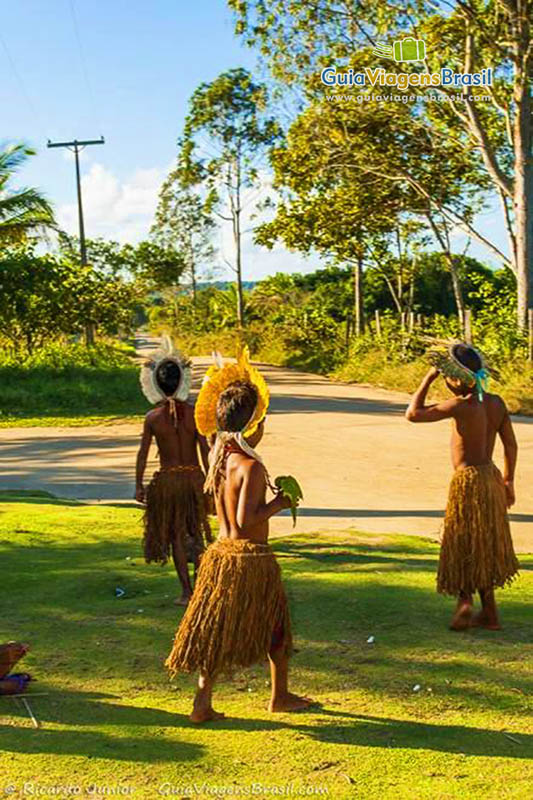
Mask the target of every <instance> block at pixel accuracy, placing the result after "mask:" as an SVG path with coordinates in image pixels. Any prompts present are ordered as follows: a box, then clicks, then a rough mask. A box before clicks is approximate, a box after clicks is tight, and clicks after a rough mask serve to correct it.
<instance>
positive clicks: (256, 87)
mask: <svg viewBox="0 0 533 800" xmlns="http://www.w3.org/2000/svg"><path fill="white" fill-rule="evenodd" d="M266 103H267V92H266V88H265V87H264V86H263V85H261V84H258V83H256V82H255V81H254V80H253V79H252V76H251V75H250V73H249V72H247V71H246V70H245V69H241V68H239V69H232V70H229V71H228V72H225V73H223V74H222V75H219V77H218V78H216V79H215V80H214V81H212V83H203V84H201V85H200V86H199V87H198V88H197V89H196V91H195V92H194V93H193V95H192V97H191V99H190V102H189V113H188V115H187V118H186V120H185V127H184V132H183V137H182V139H181V142H180V154H179V168H180V170H181V174H182V176H183V186H184V187H185V188H187V187H193V186H200V185H201V186H203V187H205V190H206V192H207V205H206V209H207V211H208V212H209V211H211V210H212V211H214V212H215V213H217V214H218V216H219V217H221V218H222V219H223V220H227V221H229V222H231V225H232V231H233V243H234V250H235V263H234V264H233V265H232V267H233V269H234V271H235V275H236V284H237V318H238V322H239V325H241V326H242V325H243V324H244V297H243V286H242V275H243V264H242V213H243V209H244V207H245V202H246V201H245V197H244V191H245V190H246V189H253V188H257V187H258V185H259V184H260V180H259V167H260V164H261V160H262V159H263V157H264V154H265V151H266V149H267V148H268V147H270V146H271V145H272V144H273V143H274V141H275V140H276V137H277V135H278V125H277V123H276V122H275V120H274V119H272V118H271V117H269V116H268V115H267V114H266ZM228 214H229V216H228Z"/></svg>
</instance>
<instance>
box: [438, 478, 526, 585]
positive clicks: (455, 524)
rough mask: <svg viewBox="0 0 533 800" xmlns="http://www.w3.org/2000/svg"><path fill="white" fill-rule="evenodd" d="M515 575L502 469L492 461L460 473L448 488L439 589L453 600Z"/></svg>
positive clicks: (514, 561)
mask: <svg viewBox="0 0 533 800" xmlns="http://www.w3.org/2000/svg"><path fill="white" fill-rule="evenodd" d="M517 572H518V561H517V559H516V556H515V553H514V548H513V542H512V539H511V532H510V529H509V519H508V516H507V504H506V496H505V486H504V483H503V479H502V476H501V473H500V471H499V470H498V468H497V467H496V466H495V465H494V464H492V463H491V464H483V465H482V466H477V467H466V468H464V469H458V470H457V471H456V472H455V475H454V476H453V478H452V482H451V484H450V493H449V496H448V505H447V508H446V516H445V519H444V533H443V537H442V546H441V552H440V562H439V571H438V576H437V591H439V592H441V593H443V594H450V595H453V596H457V595H458V594H459V593H460V592H464V593H466V594H473V593H474V592H476V591H478V590H479V589H482V590H483V589H485V590H486V589H494V588H496V587H503V586H505V585H506V584H508V583H510V582H511V581H512V579H513V577H514V576H515V575H516V573H517Z"/></svg>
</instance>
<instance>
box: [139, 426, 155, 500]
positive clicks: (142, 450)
mask: <svg viewBox="0 0 533 800" xmlns="http://www.w3.org/2000/svg"><path fill="white" fill-rule="evenodd" d="M152 436H153V433H152V428H151V426H150V423H149V422H148V420H147V419H145V420H144V428H143V433H142V438H141V445H140V447H139V452H138V453H137V466H136V470H135V499H136V500H137V502H139V503H144V497H145V494H144V486H143V478H144V471H145V469H146V462H147V460H148V451H149V450H150V445H151V443H152Z"/></svg>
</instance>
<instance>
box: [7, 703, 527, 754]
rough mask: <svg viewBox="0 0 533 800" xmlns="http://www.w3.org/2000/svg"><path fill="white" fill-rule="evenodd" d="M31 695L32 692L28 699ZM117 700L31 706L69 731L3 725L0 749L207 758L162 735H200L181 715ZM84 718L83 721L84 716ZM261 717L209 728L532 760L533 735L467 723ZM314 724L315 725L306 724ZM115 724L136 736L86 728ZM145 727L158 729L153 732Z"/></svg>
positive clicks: (337, 714)
mask: <svg viewBox="0 0 533 800" xmlns="http://www.w3.org/2000/svg"><path fill="white" fill-rule="evenodd" d="M28 697H29V698H31V694H30V695H28ZM108 698H110V699H111V698H113V695H105V694H97V693H90V692H62V693H61V694H58V695H57V696H56V697H54V696H53V695H52V696H51V697H50V698H46V699H45V698H41V699H40V702H39V703H37V702H36V700H34V701H33V706H34V711H36V712H37V716H38V718H39V720H40V721H41V722H42V723H44V724H45V725H46V723H53V724H56V725H68V726H70V727H69V730H68V734H66V732H65V731H57V730H47V729H46V727H45V728H44V729H42V730H40V731H39V732H35V731H34V730H33V729H31V728H28V727H25V726H21V727H13V726H7V725H5V726H4V725H0V733H1V734H2V748H3V750H5V751H7V752H16V753H20V752H22V753H26V754H42V753H49V754H51V755H52V754H57V755H62V756H65V755H83V756H85V757H88V758H109V759H112V760H118V761H134V762H146V763H157V762H160V763H165V762H168V763H175V762H184V761H193V760H198V759H199V758H200V757H201V756H202V755H203V753H204V749H205V748H204V747H203V746H202V745H197V744H193V743H191V742H184V741H179V742H176V741H170V740H169V739H168V737H165V735H164V730H165V728H167V729H172V731H176V730H184V731H187V730H189V731H190V730H198V728H197V726H195V725H194V724H193V723H191V722H190V721H189V719H188V717H187V716H185V715H183V714H172V713H169V712H167V711H164V710H161V709H158V708H150V707H146V706H145V707H142V706H132V705H121V704H118V703H116V702H110V701H109V699H108ZM15 702H16V701H14V700H9V699H8V698H3V703H4V705H6V704H8V703H12V704H13V709H12V710H11V712H10V713H11V716H12V717H13V718H20V722H21V723H22V722H23V721H24V720H26V719H27V714H26V712H25V710H24V709H22V708H20V707H19V706H18V705H16V704H15ZM84 716H85V719H84ZM287 718H288V715H283V716H282V717H281V718H280V717H269V718H265V719H257V718H253V719H250V718H239V717H232V718H226V719H224V720H221V721H217V722H216V723H209V724H208V725H207V726H206V727H207V728H211V729H212V730H215V731H226V732H232V733H246V732H248V733H250V732H279V731H282V730H287V729H288V730H290V731H293V732H294V731H296V732H298V733H299V734H300V736H302V737H305V738H309V739H313V740H315V741H318V742H321V743H324V744H340V745H352V746H354V745H355V746H359V747H378V748H379V747H384V748H389V749H390V748H400V749H403V750H433V751H436V752H444V753H456V754H464V755H470V756H489V757H513V758H527V759H529V758H530V755H531V751H532V747H533V735H531V734H524V733H516V732H514V731H512V730H510V731H505V733H506V734H507V736H509V737H510V738H507V736H505V735H504V734H503V733H502V732H499V731H494V730H490V729H486V728H479V727H473V726H467V725H436V724H431V723H426V722H415V721H411V720H402V719H395V718H393V717H380V716H371V715H367V714H358V713H350V712H348V711H335V710H332V709H328V708H321V707H316V708H312V709H311V710H310V711H309V712H306V713H297V714H293V715H291V716H290V718H289V719H290V721H286V720H287ZM307 720H310V721H311V722H312V723H314V724H306V722H307ZM99 725H105V726H106V728H107V727H108V726H114V727H116V728H117V729H122V730H128V731H132V729H133V730H136V732H137V735H129V736H121V735H120V734H118V735H113V734H108V733H103V732H97V731H94V730H87V728H91V727H93V726H95V727H96V726H99ZM143 728H152V729H157V735H154V733H153V731H151V732H150V734H148V733H147V732H145V731H143V730H142V729H143Z"/></svg>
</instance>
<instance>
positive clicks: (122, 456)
mask: <svg viewBox="0 0 533 800" xmlns="http://www.w3.org/2000/svg"><path fill="white" fill-rule="evenodd" d="M153 341H154V340H152V341H150V340H140V341H139V352H140V354H141V355H144V354H145V352H146V351H147V350H149V349H150V348H151V347H153ZM209 363H210V360H209V359H207V358H196V359H194V377H195V380H194V388H195V391H197V390H198V387H199V384H200V380H201V377H202V375H203V373H204V371H205V368H206V367H207V365H208V364H209ZM263 369H264V372H265V374H266V377H267V379H268V382H269V384H270V389H271V392H272V403H271V413H270V415H269V418H268V421H267V426H266V433H265V439H264V442H263V443H262V445H261V451H262V453H263V455H264V457H265V461H266V463H267V464H268V466H269V469H270V471H271V474H272V476H273V477H275V476H276V475H279V474H288V473H291V474H293V475H295V476H296V477H297V478H298V480H299V481H300V482H301V484H302V487H303V490H304V495H305V499H304V502H303V504H302V508H301V509H300V516H299V520H298V526H297V530H298V531H301V532H306V531H317V530H321V529H322V530H324V529H328V530H343V529H344V530H345V529H348V528H352V527H353V528H357V529H358V530H363V531H365V530H366V531H371V532H383V533H391V532H401V533H404V534H415V535H422V536H430V537H433V538H437V537H438V535H439V529H440V526H441V521H442V512H443V507H444V505H445V501H446V492H447V484H448V482H449V479H450V476H451V466H450V458H449V426H448V423H439V424H435V425H419V426H415V425H409V424H408V423H407V422H406V421H405V420H404V417H403V412H404V409H405V405H406V402H407V396H406V395H404V394H400V393H395V392H388V391H383V390H379V389H374V388H368V387H365V386H358V385H346V384H339V383H333V382H331V381H329V380H327V379H326V378H324V377H321V376H318V375H311V374H307V373H302V372H296V371H293V370H289V369H283V368H279V367H271V366H265V367H263ZM515 424H516V431H517V436H518V440H519V444H520V447H521V454H520V460H519V470H518V480H517V496H518V503H517V505H516V506H515V507H514V508H513V510H512V526H513V535H514V540H515V544H516V546H517V549H518V550H519V551H521V552H533V499H532V496H531V486H532V485H533V460H532V459H531V452H532V450H533V418H527V417H519V418H516V420H515ZM140 431H141V425H140V424H110V425H101V426H91V427H77V428H67V427H65V428H7V429H2V430H0V453H1V455H0V489H25V490H34V489H44V490H47V491H50V492H52V493H53V494H56V495H58V496H60V497H65V498H77V499H82V500H88V501H110V500H119V501H131V498H132V496H133V489H134V470H135V452H136V447H137V444H138V440H139V435H140ZM155 455H156V453H155V448H154V452H153V453H152V456H153V458H152V461H151V463H150V465H149V472H150V471H151V469H152V468H155V466H156V463H157V462H156V460H155ZM496 461H497V463H501V449H500V448H498V450H497V453H496ZM272 528H273V531H274V533H277V534H288V533H290V532H291V531H292V520H291V519H290V516H289V515H288V514H287V515H286V516H281V517H278V518H276V519H275V520H274V521H273V526H272Z"/></svg>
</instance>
